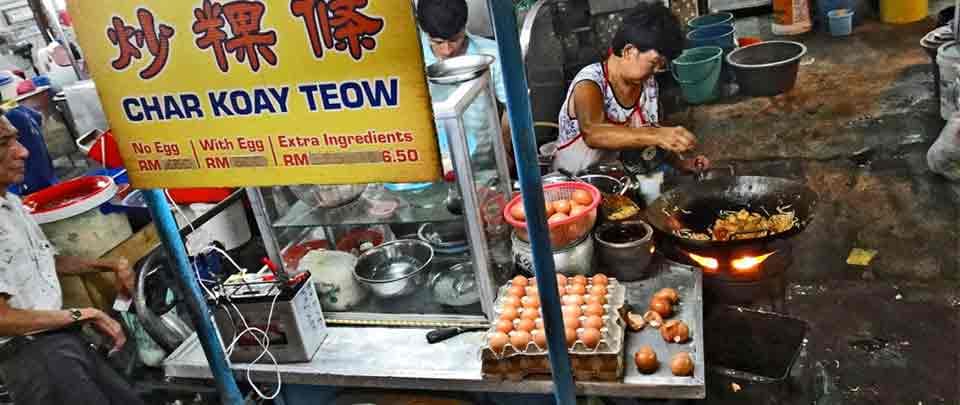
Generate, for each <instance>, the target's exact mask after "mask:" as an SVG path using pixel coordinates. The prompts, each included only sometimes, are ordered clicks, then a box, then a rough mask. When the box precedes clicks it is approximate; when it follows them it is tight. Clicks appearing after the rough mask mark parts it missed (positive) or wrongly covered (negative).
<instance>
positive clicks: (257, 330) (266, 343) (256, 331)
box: [226, 289, 283, 400]
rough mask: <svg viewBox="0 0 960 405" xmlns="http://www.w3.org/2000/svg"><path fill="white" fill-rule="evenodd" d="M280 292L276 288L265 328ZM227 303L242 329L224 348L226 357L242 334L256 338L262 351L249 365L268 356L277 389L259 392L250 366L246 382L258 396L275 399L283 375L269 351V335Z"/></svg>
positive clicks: (278, 393) (232, 304)
mask: <svg viewBox="0 0 960 405" xmlns="http://www.w3.org/2000/svg"><path fill="white" fill-rule="evenodd" d="M281 294H282V291H280V290H279V289H278V290H277V294H276V295H274V297H273V300H272V301H271V303H270V312H268V314H267V323H266V328H267V329H269V328H270V324H271V323H272V322H273V311H274V309H275V308H276V304H277V300H278V299H279V298H280V295H281ZM229 303H230V305H231V306H232V307H233V310H234V311H236V313H237V315H238V316H239V317H240V321H241V322H243V327H244V329H243V331H241V332H240V334H238V335H237V336H236V337H234V339H233V341H232V342H230V345H229V346H228V347H227V349H226V354H227V357H229V356H230V355H232V354H233V351H234V349H235V348H236V345H237V343H238V342H239V341H240V339H241V338H242V337H243V335H246V334H248V333H249V334H250V335H251V336H253V338H254V339H256V341H257V344H259V345H260V347H261V348H262V349H263V351H262V352H260V355H259V356H257V357H256V358H255V359H254V360H253V361H252V362H251V363H250V365H251V366H253V365H256V364H257V363H259V362H260V360H262V359H263V357H264V356H269V357H270V361H271V362H273V365H274V368H275V370H276V373H277V389H276V391H275V392H274V393H273V394H271V395H265V394H264V393H263V392H261V391H260V389H259V388H257V385H256V384H255V383H254V382H253V377H251V375H250V369H251V368H250V367H247V370H246V376H247V383H249V384H250V387H251V388H253V390H254V391H255V392H256V393H257V395H259V396H260V398H262V399H269V400H272V399H275V398H277V396H279V395H280V391H281V389H282V388H283V377H282V376H281V375H280V363H279V362H278V361H277V358H276V357H274V356H273V353H271V352H270V335H269V333H268V332H267V331H264V330H263V329H260V328H254V327H251V326H250V324H249V323H247V320H246V318H245V317H244V316H243V313H241V312H240V308H237V305H236V304H234V303H233V301H229ZM257 334H260V335H261V336H262V337H263V338H262V339H261V338H260V336H257Z"/></svg>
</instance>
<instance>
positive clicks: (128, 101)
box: [69, 0, 440, 188]
mask: <svg viewBox="0 0 960 405" xmlns="http://www.w3.org/2000/svg"><path fill="white" fill-rule="evenodd" d="M412 8H413V6H412V4H411V2H410V1H405V0H269V1H259V0H255V1H247V0H234V1H230V0H193V1H181V0H176V1H171V0H70V2H69V10H70V13H71V15H72V17H73V20H74V21H75V23H76V29H77V36H78V38H79V42H80V45H81V48H82V49H83V52H84V56H85V58H86V61H87V66H88V67H89V68H90V70H91V73H92V76H93V78H94V80H96V83H97V90H98V92H99V93H100V98H101V100H102V102H103V106H104V109H105V111H106V114H107V118H108V119H109V121H110V125H111V127H112V129H113V134H114V136H116V138H117V142H118V144H119V145H120V152H121V154H122V155H123V160H124V163H125V165H126V167H127V169H128V170H129V173H130V180H131V182H132V183H133V185H135V186H136V187H140V188H151V187H207V186H246V185H251V186H255V185H279V184H346V183H372V182H414V181H430V180H435V179H436V178H438V176H439V174H440V163H439V157H438V156H439V152H438V148H437V141H436V133H435V131H434V127H433V119H432V115H431V112H430V108H429V105H430V98H429V95H428V93H427V85H426V80H425V78H424V68H423V60H422V56H421V51H420V48H419V41H418V35H417V31H416V24H415V21H414V18H413V9H412Z"/></svg>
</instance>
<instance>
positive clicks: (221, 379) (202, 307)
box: [143, 189, 243, 405]
mask: <svg viewBox="0 0 960 405" xmlns="http://www.w3.org/2000/svg"><path fill="white" fill-rule="evenodd" d="M143 195H144V197H146V200H147V206H148V207H149V208H150V215H152V216H153V222H154V224H155V225H156V227H157V231H158V233H159V234H160V239H161V240H162V241H163V246H164V247H166V249H167V254H168V255H169V257H170V261H171V264H173V268H174V274H175V275H176V277H175V279H176V280H177V283H178V284H179V287H180V290H181V291H183V292H184V294H186V297H184V298H185V301H186V303H187V307H188V308H189V309H190V317H191V318H192V319H193V325H194V327H195V328H196V330H197V338H198V339H199V340H200V345H201V346H202V347H203V353H204V354H206V356H207V362H208V363H209V364H210V371H211V372H212V373H213V379H214V381H215V382H216V384H217V391H219V392H220V401H221V402H222V403H224V404H228V405H234V404H243V396H242V395H240V389H239V388H237V381H236V380H235V379H234V378H233V372H232V371H230V364H229V363H228V362H227V357H226V355H225V354H224V352H223V345H221V344H220V336H219V333H218V332H217V328H216V326H214V325H213V321H211V319H210V309H209V308H208V307H207V301H206V300H205V299H204V298H203V293H202V292H201V291H200V286H199V284H198V281H197V278H196V277H195V276H194V273H193V270H191V266H190V261H189V259H187V250H186V248H184V246H183V240H182V239H180V232H179V230H178V229H177V222H176V221H175V220H174V218H173V214H172V213H171V212H170V205H169V204H168V203H167V199H166V197H164V195H163V192H162V191H160V190H155V189H153V190H143Z"/></svg>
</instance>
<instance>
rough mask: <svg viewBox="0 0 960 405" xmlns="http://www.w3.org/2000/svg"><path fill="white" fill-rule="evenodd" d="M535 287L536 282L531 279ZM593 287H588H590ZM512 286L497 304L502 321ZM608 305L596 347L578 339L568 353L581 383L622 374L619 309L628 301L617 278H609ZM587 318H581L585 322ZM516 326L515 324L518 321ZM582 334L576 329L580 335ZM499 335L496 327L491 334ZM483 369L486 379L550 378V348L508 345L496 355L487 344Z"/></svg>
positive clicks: (501, 293) (503, 288) (503, 289)
mask: <svg viewBox="0 0 960 405" xmlns="http://www.w3.org/2000/svg"><path fill="white" fill-rule="evenodd" d="M530 282H531V284H533V285H535V284H534V280H533V279H531V280H530ZM590 286H591V285H588V287H590ZM509 288H510V284H509V283H507V284H506V285H504V286H501V287H500V289H499V293H498V298H497V301H496V302H495V304H494V308H495V311H496V316H494V319H499V318H500V315H501V314H502V312H503V307H504V304H503V302H504V297H505V296H507V295H508V291H509ZM607 292H608V293H607V295H606V299H607V304H606V305H604V310H605V314H604V315H603V317H602V318H603V327H602V328H601V329H600V332H601V339H600V343H599V344H598V345H597V347H594V348H590V347H587V345H586V344H584V343H583V341H582V340H581V339H580V338H579V337H578V338H577V340H576V341H575V342H574V343H573V345H572V346H570V347H569V348H568V350H567V352H568V353H569V355H570V365H571V367H572V369H573V370H572V371H573V374H574V377H575V378H576V379H577V380H580V381H590V380H596V381H616V380H619V379H620V377H621V376H622V375H623V370H624V363H623V350H624V336H625V335H624V332H625V331H626V325H625V323H624V321H623V319H622V318H621V317H620V310H621V308H622V307H623V305H624V302H625V300H626V298H625V297H626V287H625V286H624V285H623V284H621V283H620V282H618V281H617V280H616V279H613V278H611V279H609V284H608V285H607ZM584 319H585V317H581V321H583V320H584ZM515 325H516V321H515ZM582 331H583V329H582V328H580V329H578V330H577V334H578V336H579V335H580V333H581V332H582ZM494 332H496V326H493V327H491V328H490V330H489V331H488V335H489V334H492V333H494ZM480 358H481V361H482V370H483V374H484V377H485V378H505V379H509V380H511V381H520V380H522V379H523V378H525V377H527V376H530V375H550V362H549V360H548V358H547V348H546V347H539V346H537V344H536V343H534V342H533V341H531V342H530V343H528V344H527V346H526V347H514V346H513V345H512V344H510V343H507V344H506V346H504V348H503V351H502V352H496V351H494V350H493V349H491V348H490V346H489V344H487V343H486V342H485V343H484V346H483V347H482V348H481V350H480Z"/></svg>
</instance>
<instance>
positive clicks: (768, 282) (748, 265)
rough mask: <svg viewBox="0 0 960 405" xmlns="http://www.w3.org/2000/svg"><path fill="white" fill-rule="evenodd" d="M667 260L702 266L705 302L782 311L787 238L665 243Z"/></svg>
mask: <svg viewBox="0 0 960 405" xmlns="http://www.w3.org/2000/svg"><path fill="white" fill-rule="evenodd" d="M659 250H660V252H661V253H662V254H663V255H664V256H665V257H666V258H667V259H668V260H672V261H676V262H678V263H683V264H688V265H692V266H696V267H700V268H701V269H703V275H704V277H703V282H704V301H705V303H707V304H708V305H713V304H734V305H742V306H745V307H751V308H758V309H764V310H771V311H775V312H781V311H782V310H783V309H784V306H785V300H786V272H787V270H788V269H789V268H790V266H791V265H792V264H793V245H792V243H790V242H789V241H786V240H777V241H771V242H767V243H762V244H753V245H748V246H743V247H738V248H733V247H729V248H691V247H688V246H682V247H681V246H677V245H675V244H672V243H669V242H666V243H663V244H662V246H660V248H659Z"/></svg>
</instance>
